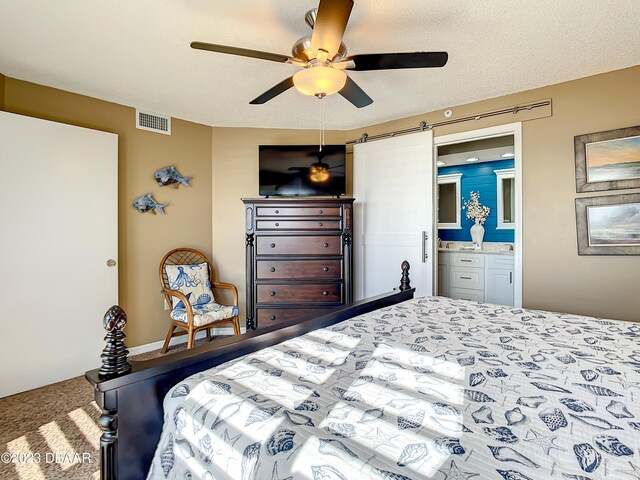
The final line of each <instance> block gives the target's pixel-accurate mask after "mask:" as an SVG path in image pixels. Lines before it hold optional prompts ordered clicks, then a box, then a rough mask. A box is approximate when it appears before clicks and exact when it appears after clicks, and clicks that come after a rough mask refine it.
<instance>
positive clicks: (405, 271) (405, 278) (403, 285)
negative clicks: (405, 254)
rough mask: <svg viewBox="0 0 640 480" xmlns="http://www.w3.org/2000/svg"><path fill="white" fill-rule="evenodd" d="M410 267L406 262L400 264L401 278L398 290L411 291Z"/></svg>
mask: <svg viewBox="0 0 640 480" xmlns="http://www.w3.org/2000/svg"><path fill="white" fill-rule="evenodd" d="M410 268H411V265H409V262H407V261H406V260H405V261H404V262H402V277H401V278H400V290H401V291H403V292H404V291H405V290H410V289H411V279H410V278H409V269H410Z"/></svg>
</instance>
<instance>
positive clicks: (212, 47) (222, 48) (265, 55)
mask: <svg viewBox="0 0 640 480" xmlns="http://www.w3.org/2000/svg"><path fill="white" fill-rule="evenodd" d="M191 48H195V49H196V50H207V51H209V52H218V53H226V54H228V55H239V56H241V57H251V58H259V59H261V60H270V61H272V62H280V63H286V62H287V61H288V60H289V57H287V56H286V55H280V54H278V53H269V52H261V51H259V50H249V49H246V48H237V47H228V46H226V45H216V44H214V43H204V42H191Z"/></svg>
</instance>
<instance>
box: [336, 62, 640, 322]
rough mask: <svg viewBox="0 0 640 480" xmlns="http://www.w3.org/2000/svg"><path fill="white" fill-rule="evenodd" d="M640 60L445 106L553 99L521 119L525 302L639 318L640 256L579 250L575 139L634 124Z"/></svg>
mask: <svg viewBox="0 0 640 480" xmlns="http://www.w3.org/2000/svg"><path fill="white" fill-rule="evenodd" d="M639 85H640V66H636V67H632V68H628V69H625V70H619V71H615V72H610V73H606V74H602V75H596V76H593V77H588V78H583V79H580V80H575V81H571V82H566V83H561V84H557V85H552V86H548V87H544V88H540V89H536V90H530V91H526V92H522V93H517V94H514V95H508V96H505V97H500V98H495V99H491V100H486V101H482V102H476V103H472V104H468V105H463V106H458V107H451V108H452V109H453V112H454V115H453V118H458V117H462V116H467V115H473V114H477V113H480V112H487V111H490V110H494V109H501V108H504V107H508V106H513V105H517V104H523V103H527V102H531V101H537V100H541V99H545V98H551V99H552V101H553V114H552V116H550V117H546V118H539V119H536V120H528V121H525V122H524V123H523V127H522V137H523V197H524V198H523V217H524V218H523V276H524V280H523V302H524V306H526V307H529V308H538V309H545V310H554V311H564V312H572V313H580V314H586V315H594V316H601V317H608V318H616V319H623V320H635V321H640V295H639V294H638V285H639V284H640V257H638V256H619V257H608V256H578V252H577V242H576V223H575V208H574V199H575V198H576V197H588V196H593V195H601V194H605V195H606V194H607V193H610V194H614V195H615V194H619V193H633V192H637V191H638V190H626V191H615V192H600V193H594V194H579V195H578V194H576V191H575V175H574V169H575V163H574V155H573V137H574V136H575V135H580V134H584V133H591V132H599V131H604V130H612V129H616V128H622V127H630V126H633V125H639V124H640V88H638V86H639ZM532 115H535V111H531V112H524V113H521V114H518V115H513V114H509V115H506V116H499V117H493V118H489V119H483V120H479V121H473V122H470V123H462V124H458V125H452V126H446V127H440V128H436V129H435V130H434V134H435V135H436V136H438V135H446V134H449V133H456V132H462V131H466V130H474V129H478V128H484V127H488V126H493V125H499V124H504V123H511V122H515V121H519V120H521V119H527V118H531V116H532ZM421 120H425V121H426V122H427V123H433V122H436V121H441V120H444V116H443V112H442V111H437V112H431V113H428V114H424V115H419V116H414V117H410V118H405V119H402V120H396V121H393V122H387V123H384V124H379V125H375V126H369V127H366V128H363V129H357V130H353V131H351V132H349V134H348V140H351V139H355V138H359V137H360V136H361V135H362V133H364V132H366V133H368V134H369V135H374V134H377V133H382V132H388V131H393V130H398V129H403V128H408V127H415V126H417V125H418V124H419V122H420V121H421Z"/></svg>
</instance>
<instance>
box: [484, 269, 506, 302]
mask: <svg viewBox="0 0 640 480" xmlns="http://www.w3.org/2000/svg"><path fill="white" fill-rule="evenodd" d="M486 272H487V275H486V281H485V285H486V287H485V301H486V302H487V303H496V304H498V305H510V306H512V305H513V270H507V269H497V268H488V269H487V270H486Z"/></svg>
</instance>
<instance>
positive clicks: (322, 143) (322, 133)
mask: <svg viewBox="0 0 640 480" xmlns="http://www.w3.org/2000/svg"><path fill="white" fill-rule="evenodd" d="M325 96H326V95H325V94H323V93H319V94H318V95H316V97H318V100H320V148H319V151H322V147H323V146H324V102H323V101H322V99H323V98H324V97H325Z"/></svg>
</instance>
